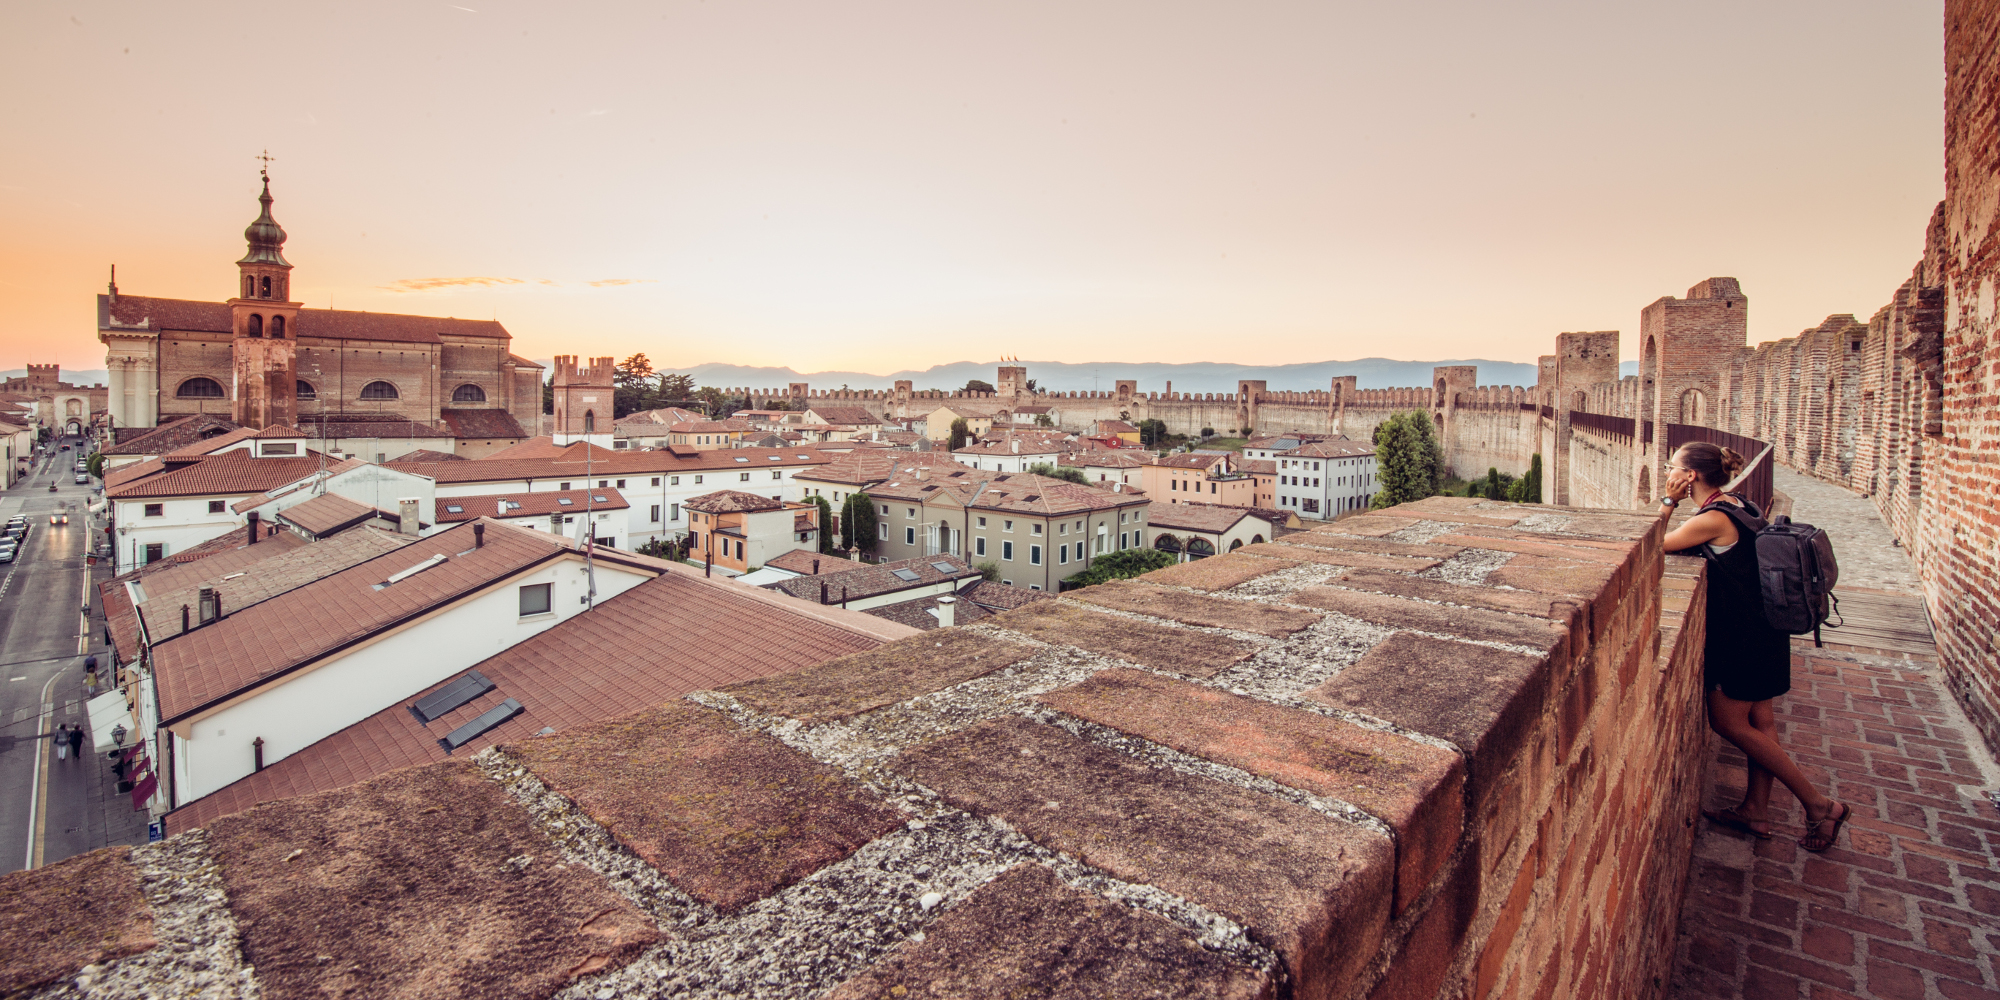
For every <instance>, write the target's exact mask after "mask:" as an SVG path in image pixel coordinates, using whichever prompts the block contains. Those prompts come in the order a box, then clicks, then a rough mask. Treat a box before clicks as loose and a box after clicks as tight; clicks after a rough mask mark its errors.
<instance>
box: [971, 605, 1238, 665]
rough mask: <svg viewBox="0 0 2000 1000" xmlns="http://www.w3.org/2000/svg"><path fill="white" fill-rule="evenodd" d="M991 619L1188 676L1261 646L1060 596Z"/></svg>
mask: <svg viewBox="0 0 2000 1000" xmlns="http://www.w3.org/2000/svg"><path fill="white" fill-rule="evenodd" d="M990 623H991V624H993V625H997V626H1000V627H1002V628H1008V629H1013V630H1014V631H1016V632H1019V633H1021V634H1022V635H1028V636H1033V637H1034V638H1037V639H1040V640H1042V641H1043V642H1051V643H1058V644H1061V645H1067V646H1075V647H1077V648H1078V649H1084V650H1089V651H1090V652H1093V653H1102V654H1104V655H1105V656H1111V657H1115V658H1117V659H1120V660H1124V661H1126V662H1128V663H1137V664H1139V665H1141V666H1146V667H1152V668H1154V669H1156V670H1166V671H1171V672H1173V673H1177V674H1186V675H1188V676H1189V677H1213V676H1215V675H1216V674H1218V673H1221V672H1222V671H1224V670H1227V669H1229V667H1230V666H1232V665H1233V664H1235V663H1237V662H1238V661H1240V660H1243V659H1244V658H1246V657H1248V656H1251V655H1252V654H1254V653H1256V652H1257V648H1258V647H1257V646H1256V645H1255V644H1254V643H1250V642H1245V641H1244V640H1242V639H1232V638H1230V637H1228V636H1223V635H1215V634H1212V633H1209V632H1194V631H1189V630H1187V629H1178V628H1173V627H1171V626H1167V625H1154V624H1152V623H1151V622H1142V621H1133V620H1132V619H1130V618H1124V617H1121V616H1118V615H1107V614H1104V613H1103V612H1100V611H1093V610H1089V609H1086V608H1081V607H1077V606H1075V605H1071V604H1064V603H1060V602H1057V601H1036V602H1035V603H1033V604H1030V605H1027V606H1026V607H1021V608H1015V609H1014V610H1012V611H1008V612H1005V613H1003V614H1000V615H997V616H995V617H994V618H992V619H990Z"/></svg>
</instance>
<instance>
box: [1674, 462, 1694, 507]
mask: <svg viewBox="0 0 2000 1000" xmlns="http://www.w3.org/2000/svg"><path fill="white" fill-rule="evenodd" d="M1693 492H1694V473H1693V472H1691V471H1689V470H1687V469H1678V470H1676V471H1675V472H1674V474H1673V475H1671V476H1668V477H1667V499H1669V500H1681V499H1685V498H1686V497H1688V496H1689V495H1691V494H1692V493H1693Z"/></svg>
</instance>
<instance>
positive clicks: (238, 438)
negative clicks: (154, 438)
mask: <svg viewBox="0 0 2000 1000" xmlns="http://www.w3.org/2000/svg"><path fill="white" fill-rule="evenodd" d="M257 435H258V431H257V429H256V428H254V427H238V428H236V429H235V430H233V431H230V432H228V433H226V434H217V435H216V436H214V437H211V438H203V439H201V440H199V441H190V442H188V443H187V444H184V445H182V446H180V447H179V448H175V449H174V450H173V451H169V452H166V453H164V454H162V455H161V456H160V457H161V458H165V459H170V460H171V459H176V458H199V457H201V456H203V455H213V454H215V453H216V452H217V451H219V450H221V449H223V448H227V447H229V446H230V445H232V444H238V443H241V442H244V441H248V440H250V439H251V438H254V437H256V436H257ZM292 436H293V437H303V435H298V434H295V435H292Z"/></svg>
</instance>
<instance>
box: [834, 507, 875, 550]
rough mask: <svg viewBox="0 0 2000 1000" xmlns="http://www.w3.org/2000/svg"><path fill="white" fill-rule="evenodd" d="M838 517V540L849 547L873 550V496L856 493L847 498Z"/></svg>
mask: <svg viewBox="0 0 2000 1000" xmlns="http://www.w3.org/2000/svg"><path fill="white" fill-rule="evenodd" d="M844 506H845V509H844V511H843V513H842V514H841V517H840V527H841V535H840V542H841V544H842V545H844V546H846V547H847V548H850V549H860V550H861V551H863V552H874V551H875V525H876V523H877V522H876V517H875V498H874V497H871V496H869V495H868V494H866V493H856V494H854V495H853V496H851V497H848V498H847V503H846V504H845V505H844Z"/></svg>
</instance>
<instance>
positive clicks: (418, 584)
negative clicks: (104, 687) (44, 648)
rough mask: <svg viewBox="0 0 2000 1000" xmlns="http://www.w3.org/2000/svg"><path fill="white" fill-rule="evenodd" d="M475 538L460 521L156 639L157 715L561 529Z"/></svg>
mask: <svg viewBox="0 0 2000 1000" xmlns="http://www.w3.org/2000/svg"><path fill="white" fill-rule="evenodd" d="M474 523H483V524H485V525H486V543H485V545H483V546H479V547H475V546H474V544H473V538H472V527H471V526H470V525H461V526H459V527H457V528H453V529H451V530H449V531H444V532H440V533H438V534H435V535H432V536H431V537H429V538H426V539H423V540H422V544H418V545H412V546H407V547H405V548H402V549H398V550H397V551H395V552H392V553H390V554H388V555H385V556H380V557H378V558H375V559H372V560H369V561H368V562H365V563H362V564H360V565H357V566H353V567H351V568H348V569H345V570H342V571H341V572H339V573H335V574H333V575H332V576H329V577H326V578H325V579H323V580H319V581H318V582H316V583H313V584H310V585H308V586H304V587H300V588H298V589H296V590H292V591H288V592H286V593H283V594H280V595H278V596H276V597H273V598H270V599H268V600H265V601H263V602H261V603H258V604H252V605H250V606H248V607H245V608H238V609H236V610H234V611H230V610H228V609H224V610H225V617H224V618H223V619H222V620H221V621H219V622H214V623H212V624H209V625H207V626H204V627H202V628H198V629H195V630H194V631H192V632H189V633H187V634H185V635H176V636H173V637H172V638H170V639H168V640H167V641H164V642H156V643H154V645H153V652H152V658H153V665H154V670H155V672H156V674H155V676H156V678H157V681H156V683H157V684H158V689H159V698H160V715H161V718H162V720H163V721H164V722H167V723H172V722H174V721H176V720H178V719H180V718H182V717H184V716H188V715H191V714H194V713H197V712H200V711H201V710H203V709H204V708H207V707H208V706H210V705H213V704H216V703H217V702H220V701H222V700H223V699H226V698H228V697H230V696H232V695H234V694H237V693H239V692H242V691H245V690H248V689H250V688H253V687H258V686H260V685H263V684H265V683H268V682H270V681H272V680H274V679H276V678H279V677H282V676H283V675H285V674H287V673H290V672H291V671H292V670H294V669H297V668H298V667H301V666H305V665H306V664H309V663H312V662H314V661H315V660H318V659H320V658H321V657H323V656H326V655H327V654H329V653H332V652H335V651H337V650H339V649H341V648H342V647H344V646H346V645H348V644H350V643H353V642H355V641H357V640H360V639H362V638H364V637H366V636H370V635H374V634H375V633H377V632H380V631H381V630H383V629H385V628H391V627H394V626H395V625H397V624H399V623H401V622H406V621H410V620H412V619H414V618H416V617H418V616H420V615H423V614H425V613H428V612H430V611H433V610H436V609H438V608H441V607H444V606H446V605H449V604H451V603H453V602H455V601H458V600H460V599H461V598H464V597H466V596H467V595H469V594H471V593H473V592H474V591H477V590H479V589H480V588H482V587H485V586H486V585H488V584H490V583H493V582H494V581H496V580H500V579H503V578H505V577H508V576H511V575H513V574H515V573H519V572H521V571H523V570H526V569H528V568H530V567H532V566H536V565H539V564H541V563H546V562H549V561H552V560H554V559H557V558H559V557H561V556H562V555H563V554H564V553H566V552H568V551H569V550H570V545H569V544H568V543H567V541H566V540H565V539H563V538H561V537H560V536H557V535H551V534H547V533H544V532H539V531H529V530H527V529H525V528H515V527H511V526H508V525H505V524H501V523H499V522H497V521H479V522H474ZM440 555H441V556H444V557H445V560H444V561H443V562H441V563H439V564H437V565H436V566H433V567H432V568H430V569H428V570H425V571H423V572H420V573H418V574H416V575H415V576H411V577H408V578H406V579H404V580H402V581H400V582H398V583H396V584H393V585H391V586H387V587H384V588H382V589H380V590H377V589H376V585H377V584H380V583H382V582H383V581H384V580H386V579H388V578H389V577H390V576H393V575H394V574H396V573H399V572H402V571H403V570H406V569H410V568H412V567H414V566H416V565H417V564H419V563H422V562H424V561H425V560H427V559H430V558H432V557H433V556H440Z"/></svg>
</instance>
